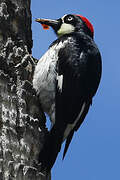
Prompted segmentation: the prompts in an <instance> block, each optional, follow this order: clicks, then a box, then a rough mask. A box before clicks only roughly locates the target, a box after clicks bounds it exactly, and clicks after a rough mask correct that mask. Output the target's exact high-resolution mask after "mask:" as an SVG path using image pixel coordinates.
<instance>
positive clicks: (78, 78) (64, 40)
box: [33, 14, 102, 172]
mask: <svg viewBox="0 0 120 180" xmlns="http://www.w3.org/2000/svg"><path fill="white" fill-rule="evenodd" d="M36 22H38V23H40V24H41V25H42V26H43V29H46V30H47V29H49V28H50V27H51V28H52V29H53V31H54V32H55V34H56V36H57V39H56V40H54V41H53V42H52V43H51V45H50V46H49V48H48V50H47V52H46V53H45V54H44V55H43V56H42V57H41V59H40V60H39V61H38V63H37V65H36V67H35V71H34V75H33V87H34V89H35V90H36V93H37V95H38V98H39V100H40V104H41V107H42V109H43V111H44V112H45V113H47V114H48V116H49V117H50V120H51V129H50V131H49V134H48V136H47V138H46V140H45V143H44V145H43V148H42V150H41V151H40V154H39V162H40V163H41V169H42V170H43V169H44V170H46V171H47V172H49V171H50V170H51V168H52V167H53V165H54V163H55V161H56V158H57V156H58V153H59V152H60V150H61V146H62V143H63V142H64V141H65V148H64V152H63V159H64V157H65V155H66V152H67V150H68V147H69V145H70V142H71V140H72V138H73V135H74V133H75V131H77V130H78V129H79V127H80V126H81V124H82V122H83V121H84V119H85V117H86V115H87V113H88V111H89V108H90V106H91V105H92V100H93V97H94V95H95V94H96V91H97V89H98V86H99V83H100V80H101V74H102V60H101V59H102V58H101V54H100V51H99V49H98V47H97V45H96V43H95V41H94V28H93V25H92V24H91V22H90V21H89V20H88V19H87V18H86V17H84V16H82V15H79V14H77V15H76V14H65V15H64V16H63V17H61V18H59V19H54V20H53V19H44V18H42V19H41V18H37V19H36Z"/></svg>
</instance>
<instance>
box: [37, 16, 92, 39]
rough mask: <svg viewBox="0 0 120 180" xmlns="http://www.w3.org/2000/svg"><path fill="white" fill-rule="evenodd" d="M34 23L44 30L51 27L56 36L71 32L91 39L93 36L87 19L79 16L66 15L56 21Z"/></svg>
mask: <svg viewBox="0 0 120 180" xmlns="http://www.w3.org/2000/svg"><path fill="white" fill-rule="evenodd" d="M36 22H39V23H41V24H42V26H43V28H44V29H49V26H51V27H52V28H53V30H54V31H55V33H56V34H57V36H63V35H65V34H70V33H73V32H84V33H85V34H87V35H89V36H90V37H92V38H93V35H94V29H93V25H92V24H91V23H90V21H89V20H88V19H87V18H85V17H83V16H81V15H73V14H68V15H64V16H63V17H62V18H60V19H57V20H52V19H36Z"/></svg>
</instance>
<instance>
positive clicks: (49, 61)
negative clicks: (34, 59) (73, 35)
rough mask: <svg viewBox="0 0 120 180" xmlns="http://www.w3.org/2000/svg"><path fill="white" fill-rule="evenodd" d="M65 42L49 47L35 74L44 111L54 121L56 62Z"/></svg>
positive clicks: (34, 82)
mask: <svg viewBox="0 0 120 180" xmlns="http://www.w3.org/2000/svg"><path fill="white" fill-rule="evenodd" d="M65 44H66V41H65V42H63V43H62V42H60V43H59V44H55V45H53V46H52V47H51V48H49V49H48V51H47V52H46V53H45V54H44V55H43V56H42V58H41V59H40V60H39V62H38V64H37V66H36V68H35V72H34V76H33V87H34V89H35V90H36V92H37V94H38V95H39V98H40V103H41V105H42V108H43V110H44V112H46V113H47V114H48V115H49V116H50V118H51V120H52V121H53V123H54V121H55V112H54V111H55V104H54V103H55V84H56V83H55V81H56V77H57V73H56V63H57V60H58V51H59V49H60V48H62V47H64V46H65Z"/></svg>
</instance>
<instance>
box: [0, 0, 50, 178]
mask: <svg viewBox="0 0 120 180" xmlns="http://www.w3.org/2000/svg"><path fill="white" fill-rule="evenodd" d="M31 48H32V32H31V12H30V0H0V180H46V179H50V175H49V177H47V176H46V175H45V173H44V174H42V173H40V165H38V161H37V159H38V154H39V151H40V149H41V147H42V146H43V143H44V139H45V136H46V134H47V129H46V127H45V115H44V113H43V112H42V110H41V108H40V104H39V101H38V98H37V96H36V94H35V91H34V89H33V87H32V76H33V71H34V67H35V60H34V59H33V58H32V56H31Z"/></svg>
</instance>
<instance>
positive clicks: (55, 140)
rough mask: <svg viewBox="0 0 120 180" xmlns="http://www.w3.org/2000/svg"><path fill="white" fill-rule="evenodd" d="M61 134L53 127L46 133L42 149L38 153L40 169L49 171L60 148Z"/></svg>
mask: <svg viewBox="0 0 120 180" xmlns="http://www.w3.org/2000/svg"><path fill="white" fill-rule="evenodd" d="M62 139H63V138H62V136H61V133H59V130H58V129H56V128H54V126H53V128H52V129H51V131H50V134H49V135H48V137H47V139H46V141H45V144H44V146H43V149H42V150H41V152H40V154H39V162H40V163H41V169H42V170H46V171H47V172H49V171H50V170H51V168H52V167H53V165H54V163H55V160H56V158H57V155H58V153H59V151H60V149H61V144H62Z"/></svg>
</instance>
